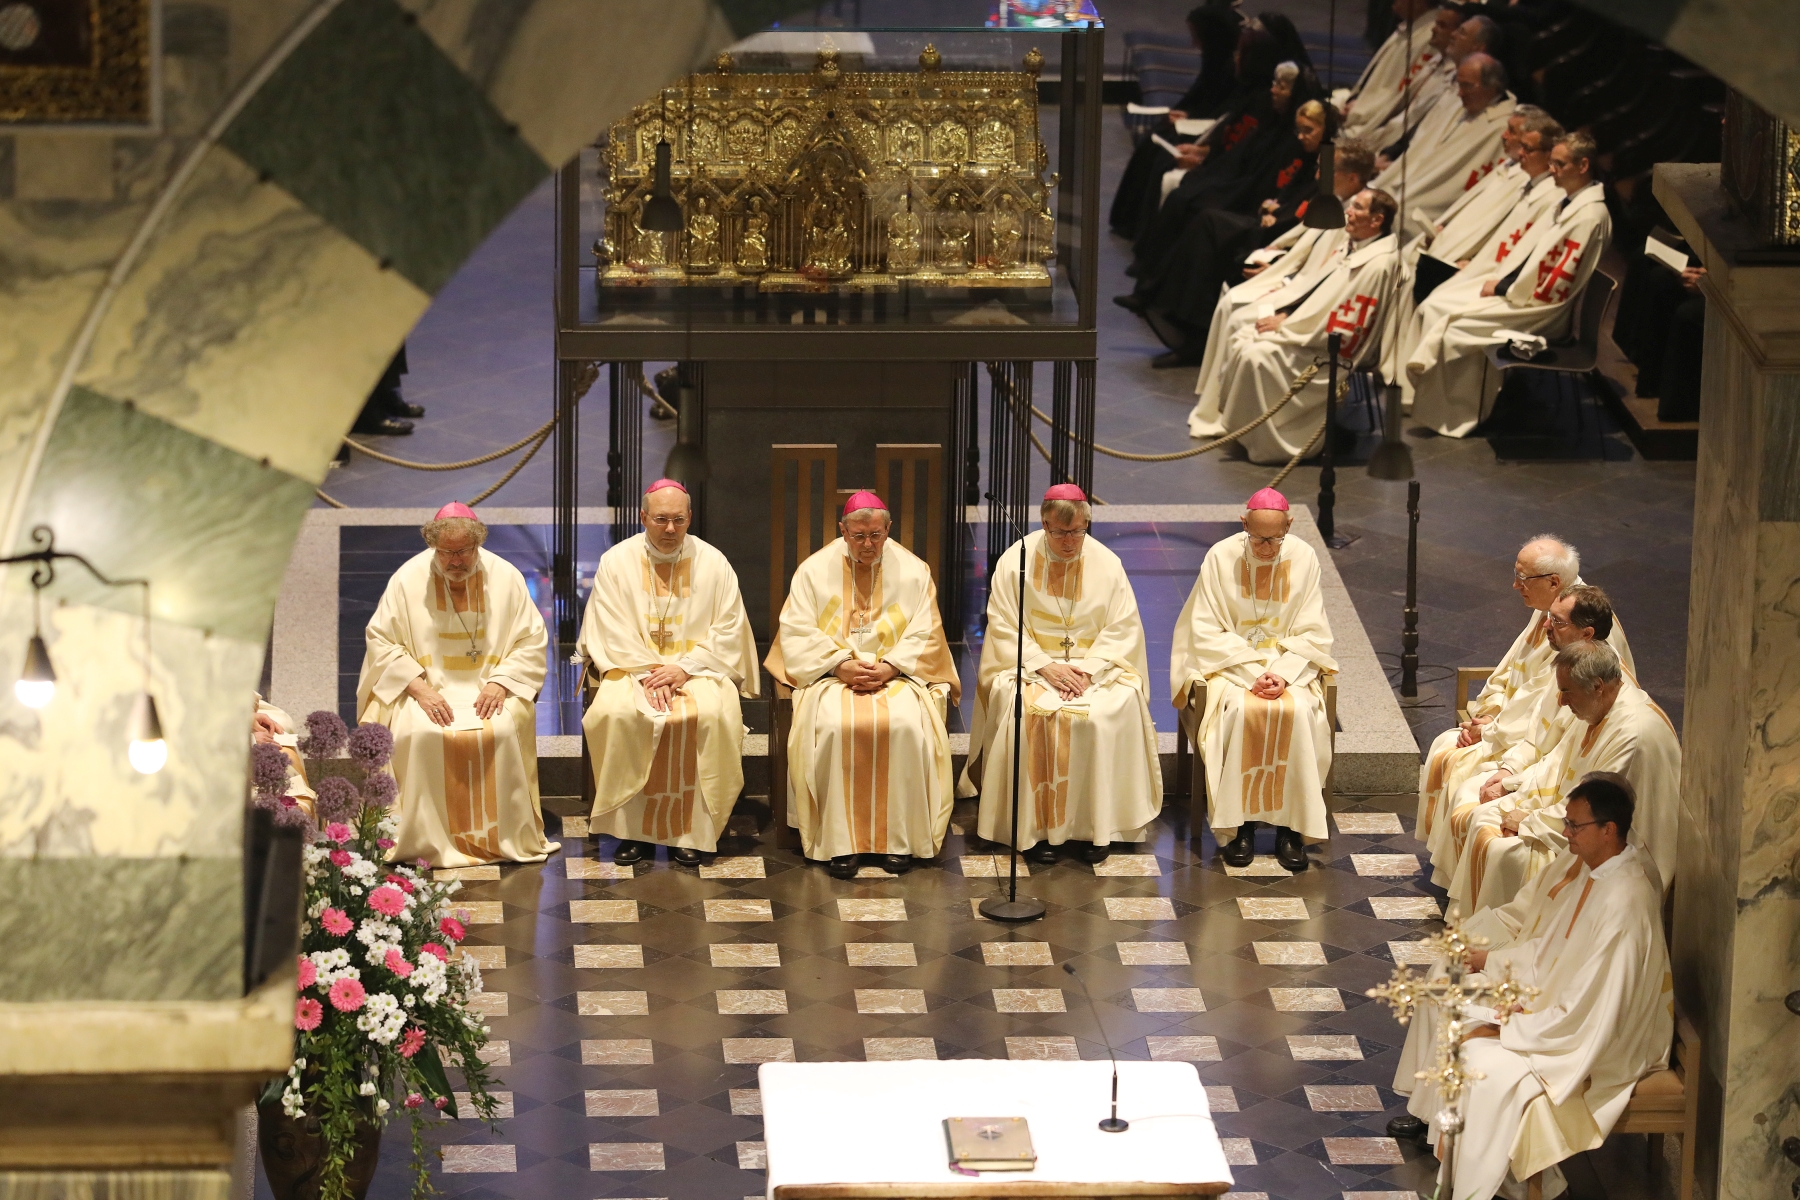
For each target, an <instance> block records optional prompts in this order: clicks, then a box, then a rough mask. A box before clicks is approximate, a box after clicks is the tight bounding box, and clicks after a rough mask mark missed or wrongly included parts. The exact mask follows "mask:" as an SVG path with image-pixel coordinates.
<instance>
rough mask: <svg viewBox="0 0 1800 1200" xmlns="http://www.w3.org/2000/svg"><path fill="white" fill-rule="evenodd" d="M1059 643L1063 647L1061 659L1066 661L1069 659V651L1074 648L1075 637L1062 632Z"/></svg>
mask: <svg viewBox="0 0 1800 1200" xmlns="http://www.w3.org/2000/svg"><path fill="white" fill-rule="evenodd" d="M1060 645H1061V646H1062V648H1063V661H1064V662H1068V661H1069V651H1071V650H1073V649H1074V648H1075V639H1074V638H1072V637H1069V636H1068V635H1067V634H1064V635H1063V640H1062V642H1061V643H1060Z"/></svg>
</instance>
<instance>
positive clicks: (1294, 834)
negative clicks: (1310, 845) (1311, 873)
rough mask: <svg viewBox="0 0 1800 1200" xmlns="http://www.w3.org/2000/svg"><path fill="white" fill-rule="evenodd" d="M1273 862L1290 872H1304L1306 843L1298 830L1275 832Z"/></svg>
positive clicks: (1279, 830) (1278, 830)
mask: <svg viewBox="0 0 1800 1200" xmlns="http://www.w3.org/2000/svg"><path fill="white" fill-rule="evenodd" d="M1275 861H1276V862H1278V863H1280V864H1281V865H1282V866H1284V867H1286V868H1287V869H1288V870H1290V871H1304V870H1306V841H1305V839H1303V838H1302V837H1301V836H1300V833H1299V831H1298V830H1295V829H1277V830H1276V831H1275Z"/></svg>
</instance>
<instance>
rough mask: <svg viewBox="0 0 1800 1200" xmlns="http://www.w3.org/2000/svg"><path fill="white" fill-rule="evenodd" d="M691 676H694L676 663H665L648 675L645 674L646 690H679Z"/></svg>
mask: <svg viewBox="0 0 1800 1200" xmlns="http://www.w3.org/2000/svg"><path fill="white" fill-rule="evenodd" d="M691 678H693V676H691V675H689V674H688V673H687V672H686V671H684V670H682V669H681V668H680V667H679V666H677V665H676V664H674V663H664V664H662V665H661V666H660V667H657V668H656V669H655V670H654V671H651V672H650V673H649V674H648V675H646V676H644V680H643V682H644V687H645V689H646V690H648V689H650V688H667V689H668V690H669V691H671V692H679V691H680V690H681V688H682V685H683V684H685V683H687V681H688V680H689V679H691Z"/></svg>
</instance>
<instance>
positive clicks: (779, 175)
mask: <svg viewBox="0 0 1800 1200" xmlns="http://www.w3.org/2000/svg"><path fill="white" fill-rule="evenodd" d="M1023 65H1024V66H1025V68H1026V69H1023V70H1018V71H955V70H947V69H945V68H944V66H943V63H942V58H941V56H939V55H938V54H936V52H935V50H934V49H932V48H929V47H928V48H927V51H926V52H925V53H924V54H921V55H920V69H919V70H918V71H916V72H912V71H846V70H843V69H842V62H841V59H840V56H839V55H838V54H837V53H835V52H834V51H829V48H827V51H822V52H821V53H820V55H819V58H818V63H817V65H816V67H815V69H814V70H812V71H809V72H804V73H771V74H749V73H743V72H741V71H739V70H738V69H737V67H736V65H735V63H733V62H732V60H731V58H730V56H729V55H721V56H720V57H719V58H718V60H717V61H716V62H715V64H714V67H713V70H712V71H710V72H707V73H703V74H696V75H694V76H692V77H691V78H689V79H687V80H684V81H682V82H680V83H677V84H674V85H672V86H670V87H668V88H665V89H664V90H663V91H662V92H660V93H659V94H657V95H655V96H653V97H650V98H649V99H647V100H645V101H644V102H643V103H642V104H640V105H638V106H637V107H636V108H635V109H633V110H632V111H631V112H630V113H629V114H628V115H627V116H625V117H624V118H623V119H621V120H620V121H618V122H616V123H615V124H614V125H613V126H612V128H611V130H610V131H609V134H608V143H607V144H608V150H607V153H606V156H605V157H606V162H607V165H608V171H607V178H606V180H605V196H606V205H607V211H606V216H605V218H604V219H605V229H604V232H603V235H602V240H601V243H600V247H598V249H600V250H601V251H602V253H601V261H600V271H599V282H600V284H601V286H603V287H644V286H667V285H670V284H684V285H693V286H713V287H745V286H749V287H754V288H756V289H757V290H760V291H765V292H769V291H819V290H829V289H846V288H847V289H854V290H859V291H890V290H896V289H899V288H900V287H902V286H907V285H920V286H930V287H936V288H957V289H970V288H1038V287H1048V286H1049V285H1050V282H1051V276H1050V270H1049V266H1050V262H1051V260H1052V259H1053V258H1054V257H1055V253H1056V249H1055V243H1054V236H1055V220H1054V217H1053V214H1052V209H1051V196H1052V193H1053V191H1054V189H1055V187H1056V177H1055V176H1054V175H1051V174H1049V173H1048V172H1047V167H1048V163H1047V161H1046V157H1045V155H1044V153H1043V147H1042V142H1041V140H1040V137H1039V130H1038V103H1037V79H1036V73H1037V70H1038V69H1041V66H1042V60H1041V58H1039V59H1036V60H1035V61H1033V60H1032V56H1030V55H1028V56H1027V61H1026V62H1025V63H1024V64H1023ZM665 114H666V119H667V135H666V136H667V137H668V140H669V142H670V145H671V148H672V149H673V152H674V162H673V169H672V172H671V188H672V193H673V195H674V198H675V200H676V202H677V203H678V204H679V205H680V206H681V209H682V213H683V217H684V229H683V230H682V231H681V232H678V233H670V234H653V233H648V232H647V231H645V230H644V229H643V228H642V227H641V225H639V224H638V218H639V216H640V214H641V213H642V209H643V203H644V200H645V199H646V198H647V197H648V196H649V190H650V186H651V182H652V178H651V177H652V173H653V164H654V162H655V146H656V142H657V141H658V139H660V138H662V137H663V136H665V134H664V118H665Z"/></svg>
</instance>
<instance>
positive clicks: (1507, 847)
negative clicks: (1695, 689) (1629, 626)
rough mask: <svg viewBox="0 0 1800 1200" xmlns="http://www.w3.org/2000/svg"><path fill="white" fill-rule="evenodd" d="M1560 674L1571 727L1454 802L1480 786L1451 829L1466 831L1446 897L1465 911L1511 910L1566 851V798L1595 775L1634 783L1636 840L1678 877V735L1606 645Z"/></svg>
mask: <svg viewBox="0 0 1800 1200" xmlns="http://www.w3.org/2000/svg"><path fill="white" fill-rule="evenodd" d="M1556 674H1557V691H1558V695H1559V699H1560V700H1561V703H1562V704H1563V705H1564V707H1566V708H1568V709H1569V710H1570V712H1571V713H1572V714H1573V716H1574V717H1575V720H1573V721H1565V722H1563V723H1562V724H1561V726H1560V730H1561V732H1560V736H1559V737H1558V738H1557V740H1556V742H1555V745H1554V746H1553V747H1551V748H1549V749H1547V750H1546V751H1545V752H1544V756H1543V757H1542V758H1541V759H1539V760H1538V761H1536V762H1534V763H1532V764H1531V765H1530V766H1528V767H1526V768H1525V769H1524V770H1523V771H1520V772H1518V773H1517V774H1502V773H1498V772H1497V773H1496V774H1495V775H1491V776H1489V777H1488V779H1487V780H1486V781H1485V782H1482V781H1477V780H1473V779H1472V780H1470V781H1468V782H1467V783H1465V784H1464V785H1463V796H1462V797H1459V799H1463V798H1465V797H1467V796H1468V795H1469V793H1470V792H1472V791H1474V789H1475V788H1476V787H1477V786H1478V785H1479V786H1480V788H1481V790H1480V792H1479V793H1478V794H1477V798H1476V800H1475V804H1474V806H1473V808H1469V806H1468V805H1466V804H1462V805H1459V807H1458V809H1456V810H1453V811H1452V814H1451V821H1452V824H1453V826H1455V827H1457V828H1458V829H1459V830H1461V831H1466V832H1464V833H1463V835H1462V855H1461V857H1460V859H1459V860H1458V862H1457V865H1456V870H1455V872H1454V874H1453V876H1452V878H1451V881H1450V887H1449V892H1450V898H1451V900H1452V901H1454V902H1455V903H1456V904H1457V905H1459V906H1460V907H1461V908H1462V910H1463V911H1464V912H1475V911H1477V910H1478V909H1483V908H1495V907H1498V906H1500V905H1502V904H1505V903H1507V902H1508V901H1509V900H1511V899H1512V898H1513V896H1515V895H1516V894H1517V893H1518V891H1519V889H1520V888H1521V887H1522V886H1524V884H1525V882H1526V881H1527V880H1529V879H1530V878H1531V877H1532V876H1534V875H1536V874H1537V873H1538V871H1540V870H1542V869H1543V867H1544V865H1545V864H1546V863H1548V862H1549V861H1550V860H1551V859H1553V858H1555V857H1556V856H1557V855H1558V854H1560V853H1562V851H1563V849H1564V847H1566V846H1567V844H1568V841H1567V838H1566V837H1565V836H1564V833H1563V819H1564V811H1565V810H1564V801H1565V798H1566V797H1567V796H1568V794H1569V789H1571V788H1572V787H1574V786H1575V784H1576V783H1578V782H1580V780H1581V779H1582V778H1583V777H1584V776H1586V775H1588V774H1590V773H1592V772H1594V771H1609V772H1613V773H1615V774H1618V775H1621V776H1623V777H1624V778H1625V779H1627V780H1629V781H1630V783H1631V785H1632V787H1633V788H1634V789H1635V790H1636V793H1637V804H1638V817H1637V822H1636V823H1635V824H1634V825H1633V826H1632V829H1633V834H1632V836H1633V838H1634V839H1640V840H1641V842H1642V844H1643V846H1644V848H1645V850H1646V851H1647V852H1648V854H1649V855H1650V857H1651V858H1652V859H1653V860H1654V861H1655V863H1656V869H1657V871H1658V873H1659V874H1660V875H1661V877H1662V879H1663V880H1664V881H1665V882H1670V881H1673V879H1674V878H1675V858H1676V829H1677V824H1678V815H1679V811H1680V810H1679V805H1680V795H1681V743H1680V741H1679V740H1678V739H1677V738H1676V736H1675V727H1674V726H1673V725H1672V724H1670V722H1669V718H1668V716H1667V715H1666V714H1664V712H1663V711H1662V709H1660V708H1658V707H1657V705H1656V702H1655V701H1654V700H1652V699H1650V696H1649V695H1648V693H1646V692H1645V691H1644V690H1643V689H1642V688H1640V687H1638V686H1637V685H1636V684H1635V683H1633V682H1631V680H1629V679H1627V678H1626V677H1625V674H1624V672H1623V670H1622V669H1621V668H1620V665H1619V658H1618V655H1617V654H1616V653H1614V652H1613V650H1612V648H1611V647H1610V646H1608V645H1606V644H1605V643H1604V642H1591V641H1580V642H1575V643H1574V644H1572V645H1570V646H1567V647H1565V648H1564V649H1562V650H1560V651H1558V652H1557V657H1556ZM1490 797H1491V798H1490ZM1465 810H1467V811H1465Z"/></svg>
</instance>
